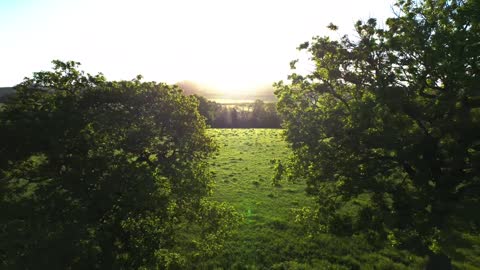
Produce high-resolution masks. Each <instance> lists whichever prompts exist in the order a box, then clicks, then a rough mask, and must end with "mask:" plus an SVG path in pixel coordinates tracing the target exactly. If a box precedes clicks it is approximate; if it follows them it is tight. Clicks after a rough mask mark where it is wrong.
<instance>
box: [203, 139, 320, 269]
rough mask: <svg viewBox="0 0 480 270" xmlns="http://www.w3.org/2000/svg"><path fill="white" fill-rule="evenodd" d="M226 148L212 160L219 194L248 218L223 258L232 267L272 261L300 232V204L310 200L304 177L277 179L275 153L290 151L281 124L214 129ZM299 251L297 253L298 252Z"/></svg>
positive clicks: (280, 256)
mask: <svg viewBox="0 0 480 270" xmlns="http://www.w3.org/2000/svg"><path fill="white" fill-rule="evenodd" d="M209 132H210V133H211V135H213V136H214V137H215V139H216V140H217V142H218V144H219V146H220V151H219V153H218V155H217V156H216V157H215V158H214V159H213V160H212V161H211V165H212V168H213V172H214V173H215V176H216V183H215V188H214V195H213V196H214V198H215V199H216V200H218V201H221V202H228V203H229V204H231V205H233V206H234V207H235V208H236V209H237V211H239V212H240V213H241V214H242V215H243V217H244V222H243V224H242V225H241V227H240V229H239V231H238V234H237V235H236V236H235V237H234V239H233V240H232V241H230V242H229V247H228V249H226V251H225V254H223V255H222V258H217V259H219V260H221V261H222V262H221V264H222V265H223V266H225V265H227V266H228V267H229V268H230V267H233V268H236V267H240V268H253V269H254V268H256V267H260V266H267V265H270V264H271V263H272V260H276V261H282V260H284V259H285V258H284V257H285V256H286V257H290V255H288V253H289V250H282V249H288V248H290V246H291V241H292V239H295V238H298V237H299V236H300V234H299V233H300V230H299V226H298V225H297V224H295V223H294V219H295V214H294V213H293V210H294V209H299V208H301V207H304V206H309V205H311V204H312V203H313V201H312V199H311V198H309V197H307V196H306V195H305V192H304V189H305V185H304V184H303V183H289V182H286V181H283V182H281V185H280V186H276V187H274V186H273V185H272V180H271V178H272V175H273V172H274V163H273V161H274V160H275V159H277V160H285V159H286V158H287V157H288V155H289V153H290V152H289V150H288V148H287V145H286V143H285V142H284V141H283V138H282V134H281V132H282V131H281V130H275V129H211V130H209ZM292 255H293V254H292Z"/></svg>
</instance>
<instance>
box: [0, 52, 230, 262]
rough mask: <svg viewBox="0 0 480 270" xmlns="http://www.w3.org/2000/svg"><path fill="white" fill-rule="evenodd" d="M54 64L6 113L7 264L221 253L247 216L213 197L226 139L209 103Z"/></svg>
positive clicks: (30, 81)
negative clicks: (220, 138)
mask: <svg viewBox="0 0 480 270" xmlns="http://www.w3.org/2000/svg"><path fill="white" fill-rule="evenodd" d="M53 63H54V70H53V71H47V72H37V73H34V75H33V77H32V78H26V79H25V80H24V81H23V82H22V83H21V84H19V85H17V86H16V94H15V96H14V97H12V98H11V99H9V100H8V102H7V104H6V105H5V107H4V108H3V109H2V111H1V112H0V139H1V141H2V142H4V143H2V144H1V145H0V209H1V212H2V215H1V217H0V243H1V244H0V262H1V263H0V265H1V268H5V269H152V268H162V269H164V268H179V267H182V268H185V267H191V266H189V263H192V264H193V263H199V262H201V259H202V258H205V257H206V256H211V255H213V253H214V252H215V251H216V250H218V249H219V248H221V239H222V238H223V237H224V236H225V235H226V234H227V233H228V228H229V226H230V225H231V224H233V222H234V220H235V215H234V214H233V213H232V211H231V210H230V209H229V208H227V207H226V206H224V205H219V204H216V203H213V202H211V201H209V200H208V197H207V195H208V194H209V192H210V182H211V177H210V173H209V172H208V168H207V164H206V159H207V158H208V157H209V156H210V154H211V153H212V152H213V151H214V150H215V147H214V144H213V142H212V140H211V138H209V137H208V136H206V134H205V121H204V119H203V118H202V117H201V116H200V114H199V113H198V110H197V108H198V103H197V100H196V99H195V98H194V97H186V96H184V95H182V93H181V90H180V89H179V88H177V87H176V86H168V85H166V84H162V83H155V82H141V81H140V80H141V76H138V77H137V78H136V79H134V80H132V81H119V82H110V81H107V80H106V79H105V77H103V76H102V75H101V74H99V75H96V76H92V75H90V74H87V75H85V74H84V73H83V72H81V71H78V70H77V68H78V65H79V63H76V62H66V63H64V62H60V61H54V62H53ZM197 265H198V264H197Z"/></svg>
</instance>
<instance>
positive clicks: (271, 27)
mask: <svg viewBox="0 0 480 270" xmlns="http://www.w3.org/2000/svg"><path fill="white" fill-rule="evenodd" d="M392 3H393V1H390V0H388V1H385V0H366V1H357V0H338V1H318V0H317V1H310V0H296V1H258V0H257V1H253V0H245V1H214V0H207V1H193V0H182V1H146V0H138V1H117V0H116V1H114V0H86V1H80V0H68V1H66V0H36V1H34V0H0V40H1V45H0V48H1V50H0V61H1V62H0V63H1V64H0V74H1V76H0V87H1V86H13V85H15V84H17V83H19V82H21V80H22V79H23V78H24V77H25V76H30V75H31V73H32V72H33V71H38V70H47V69H50V67H51V63H50V62H51V60H53V59H60V60H75V61H79V62H81V63H82V66H83V69H85V70H86V71H88V72H90V73H97V72H99V71H101V72H103V73H104V74H105V75H106V76H107V78H109V79H113V80H119V79H131V78H133V77H135V75H137V74H142V75H143V76H144V77H145V79H146V80H155V81H163V82H168V83H176V82H179V81H184V80H189V81H194V82H196V83H198V84H200V85H203V86H204V87H205V88H208V89H215V90H218V91H221V92H224V93H229V94H232V93H245V92H249V91H254V90H255V89H258V88H265V87H266V86H270V85H271V84H272V82H275V81H278V80H282V79H286V76H287V74H288V73H289V65H288V63H289V61H290V60H292V59H296V58H298V57H300V56H299V55H298V53H297V51H296V50H295V48H296V47H297V46H298V45H299V44H300V43H302V42H304V41H307V40H310V39H311V37H312V36H314V35H332V37H338V36H340V34H345V33H352V30H353V23H354V22H355V21H356V20H357V19H358V18H361V19H366V18H369V17H375V18H379V22H382V21H383V19H384V18H386V17H388V16H390V15H391V14H392ZM330 22H333V23H335V24H337V25H339V26H340V29H339V33H331V32H329V31H328V29H327V28H326V25H328V23H330Z"/></svg>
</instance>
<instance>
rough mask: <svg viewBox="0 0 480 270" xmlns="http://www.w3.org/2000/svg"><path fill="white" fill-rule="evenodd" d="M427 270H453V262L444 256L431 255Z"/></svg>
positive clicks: (441, 254) (440, 254)
mask: <svg viewBox="0 0 480 270" xmlns="http://www.w3.org/2000/svg"><path fill="white" fill-rule="evenodd" d="M425 270H452V260H450V258H449V257H448V256H447V255H445V254H443V253H439V254H435V253H432V254H429V255H428V261H427V265H426V266H425Z"/></svg>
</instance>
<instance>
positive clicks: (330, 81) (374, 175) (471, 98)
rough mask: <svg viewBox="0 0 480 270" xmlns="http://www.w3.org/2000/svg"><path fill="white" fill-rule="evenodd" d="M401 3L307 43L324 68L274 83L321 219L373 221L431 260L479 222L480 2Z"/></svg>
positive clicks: (348, 228) (344, 223)
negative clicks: (347, 31) (349, 32)
mask: <svg viewBox="0 0 480 270" xmlns="http://www.w3.org/2000/svg"><path fill="white" fill-rule="evenodd" d="M395 10H396V11H397V12H398V15H397V16H396V17H393V18H390V19H388V20H387V21H386V26H385V27H384V28H381V27H378V26H377V22H376V20H375V19H369V20H367V21H365V22H362V21H359V22H357V23H356V24H355V29H356V35H358V37H355V38H349V37H348V36H344V37H342V38H341V39H339V40H333V39H330V38H328V37H315V38H313V40H312V41H311V42H306V43H304V44H302V45H300V47H299V49H300V50H307V51H308V52H309V53H310V54H311V56H312V62H313V63H314V65H315V69H314V70H313V71H312V72H311V73H309V74H306V75H301V74H297V73H293V74H291V75H290V77H289V79H290V80H291V82H290V83H288V84H285V83H284V82H278V83H276V85H275V87H276V94H277V96H278V97H279V103H278V108H279V111H280V113H281V114H282V116H283V117H284V119H285V123H284V124H285V127H286V138H287V140H288V142H289V143H290V145H291V147H292V149H293V151H294V158H293V161H294V163H293V166H295V169H296V176H297V177H302V178H304V179H306V180H307V185H308V191H309V192H310V193H311V194H313V195H315V196H317V198H318V209H317V210H318V211H317V212H316V217H317V218H318V227H317V229H318V230H323V231H328V232H337V233H343V234H351V233H355V232H357V231H363V232H367V234H366V235H368V236H369V237H370V239H372V241H373V240H375V241H377V240H382V239H384V240H388V242H389V243H390V244H392V245H394V246H396V247H399V248H405V249H409V250H411V251H414V252H416V253H417V254H420V255H429V256H430V258H431V260H430V262H429V263H430V264H433V263H435V262H436V261H437V262H438V260H442V259H443V260H446V255H452V254H453V253H454V250H455V245H456V240H457V239H458V238H459V237H457V236H461V233H465V232H477V231H478V229H479V225H480V215H478V208H479V207H480V201H479V200H480V195H479V194H480V88H479V85H480V71H479V64H480V53H479V52H480V3H479V2H478V1H468V0H467V1H462V0H451V1H447V0H440V1H430V0H426V1H409V0H408V1H398V2H397V4H396V9H395ZM329 28H330V29H331V30H334V31H336V30H337V27H336V26H335V25H330V26H329ZM295 64H296V61H293V62H292V63H291V65H292V67H293V68H295ZM460 238H461V237H460ZM445 254H446V255H445ZM438 258H440V259H438ZM437 259H438V260H437ZM445 265H448V263H446V264H445ZM430 267H433V266H430ZM432 269H433V268H432ZM436 269H440V268H436Z"/></svg>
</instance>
